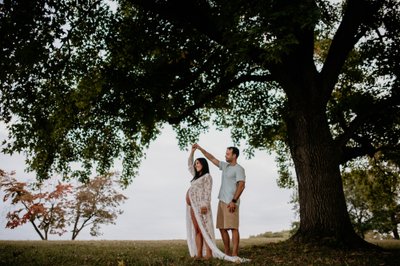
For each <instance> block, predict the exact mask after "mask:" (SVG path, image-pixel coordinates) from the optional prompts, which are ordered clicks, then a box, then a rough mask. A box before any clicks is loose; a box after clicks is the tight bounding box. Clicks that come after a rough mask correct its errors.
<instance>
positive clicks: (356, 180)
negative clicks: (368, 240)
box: [343, 156, 400, 239]
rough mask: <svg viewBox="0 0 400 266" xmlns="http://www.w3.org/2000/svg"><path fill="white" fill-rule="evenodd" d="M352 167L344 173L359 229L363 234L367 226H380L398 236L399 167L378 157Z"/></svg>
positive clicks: (348, 202) (372, 227)
mask: <svg viewBox="0 0 400 266" xmlns="http://www.w3.org/2000/svg"><path fill="white" fill-rule="evenodd" d="M381 157H382V156H381ZM351 168H352V169H351V171H348V172H345V173H344V174H343V185H344V192H345V195H346V201H347V205H348V209H349V214H350V217H351V219H352V222H353V225H354V228H355V230H356V231H357V233H358V234H360V235H361V236H362V237H364V234H365V232H367V231H368V230H377V231H378V232H379V233H393V237H394V238H395V239H399V232H398V224H399V223H400V204H399V200H400V175H399V170H400V169H399V167H398V166H397V164H396V163H393V162H391V161H385V160H384V159H383V158H378V157H375V158H374V159H372V160H370V161H369V162H367V163H361V164H358V165H355V164H353V165H351Z"/></svg>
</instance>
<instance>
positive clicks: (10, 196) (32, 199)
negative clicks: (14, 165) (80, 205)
mask: <svg viewBox="0 0 400 266" xmlns="http://www.w3.org/2000/svg"><path fill="white" fill-rule="evenodd" d="M0 175H1V181H0V187H1V188H2V189H3V190H4V192H5V196H4V198H3V201H4V202H6V201H8V200H11V204H12V205H17V204H20V205H22V208H19V209H17V210H14V211H10V212H8V213H7V220H8V222H7V224H6V227H7V228H11V229H14V228H16V227H18V226H20V225H23V224H25V223H27V222H30V223H31V224H32V226H33V228H34V229H35V231H36V232H37V233H38V235H39V236H40V238H41V239H42V240H47V239H48V235H49V234H58V235H62V234H64V233H65V232H66V230H65V225H66V208H67V206H68V205H69V204H70V202H69V201H68V194H70V193H71V192H72V191H71V189H72V186H71V185H69V184H62V183H60V182H59V183H58V184H57V185H56V186H55V189H54V191H51V192H42V191H41V187H42V185H41V184H39V186H38V188H39V189H40V191H39V192H38V193H35V192H34V191H33V189H29V188H28V185H27V183H24V182H18V181H17V180H16V179H15V178H14V175H15V173H14V172H12V173H10V174H8V173H6V172H4V171H3V170H0Z"/></svg>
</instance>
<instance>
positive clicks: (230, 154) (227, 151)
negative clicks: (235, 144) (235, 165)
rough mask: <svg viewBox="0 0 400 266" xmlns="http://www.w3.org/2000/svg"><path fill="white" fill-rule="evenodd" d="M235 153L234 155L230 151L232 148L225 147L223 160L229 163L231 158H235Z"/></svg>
mask: <svg viewBox="0 0 400 266" xmlns="http://www.w3.org/2000/svg"><path fill="white" fill-rule="evenodd" d="M235 156H236V155H234V154H233V153H232V150H230V149H226V153H225V160H226V161H227V162H228V163H230V162H232V161H233V159H234V158H235Z"/></svg>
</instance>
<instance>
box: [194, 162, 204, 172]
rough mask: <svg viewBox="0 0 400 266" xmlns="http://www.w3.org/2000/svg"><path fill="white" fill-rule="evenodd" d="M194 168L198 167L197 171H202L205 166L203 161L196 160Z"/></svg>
mask: <svg viewBox="0 0 400 266" xmlns="http://www.w3.org/2000/svg"><path fill="white" fill-rule="evenodd" d="M194 168H196V172H198V173H200V172H201V170H203V166H202V165H201V163H200V162H199V160H196V161H195V162H194Z"/></svg>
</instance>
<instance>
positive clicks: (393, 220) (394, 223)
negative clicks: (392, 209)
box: [390, 213, 400, 240]
mask: <svg viewBox="0 0 400 266" xmlns="http://www.w3.org/2000/svg"><path fill="white" fill-rule="evenodd" d="M390 219H391V221H392V224H393V229H392V231H393V237H394V239H397V240H399V239H400V236H399V230H398V229H397V226H398V223H397V219H396V213H392V215H391V217H390Z"/></svg>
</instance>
